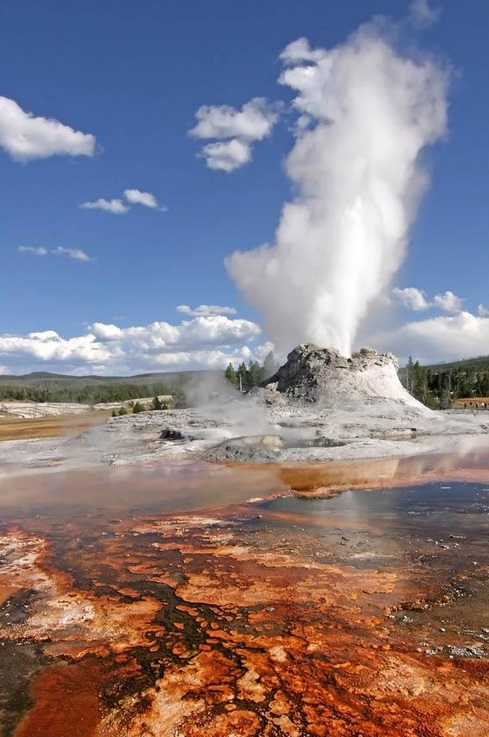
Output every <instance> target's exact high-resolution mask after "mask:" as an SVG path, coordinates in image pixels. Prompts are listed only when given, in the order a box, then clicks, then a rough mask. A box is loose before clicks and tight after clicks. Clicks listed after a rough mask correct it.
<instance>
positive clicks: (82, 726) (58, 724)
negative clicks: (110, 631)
mask: <svg viewBox="0 0 489 737" xmlns="http://www.w3.org/2000/svg"><path fill="white" fill-rule="evenodd" d="M102 673H103V670H102V667H101V665H100V663H98V662H97V660H95V659H92V658H89V659H86V660H85V661H82V662H80V663H70V664H68V663H63V664H60V665H52V666H49V667H47V668H45V669H44V670H43V671H42V673H41V675H40V676H39V677H38V678H37V679H36V680H35V681H34V683H33V684H32V686H31V688H30V692H31V697H32V699H33V701H34V705H33V707H32V709H31V710H30V711H29V712H28V714H27V715H26V716H25V718H24V719H23V720H22V721H21V723H20V724H19V725H18V727H17V729H16V730H15V732H14V737H33V735H50V737H66V735H71V736H72V737H95V735H97V734H98V726H99V723H100V720H101V708H100V707H101V705H100V700H99V689H100V681H101V679H102Z"/></svg>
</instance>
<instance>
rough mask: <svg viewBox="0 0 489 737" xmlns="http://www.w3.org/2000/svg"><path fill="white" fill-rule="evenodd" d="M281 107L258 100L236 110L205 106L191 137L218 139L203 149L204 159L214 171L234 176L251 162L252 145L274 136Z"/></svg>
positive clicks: (191, 131)
mask: <svg viewBox="0 0 489 737" xmlns="http://www.w3.org/2000/svg"><path fill="white" fill-rule="evenodd" d="M278 114H279V110H278V106H277V105H270V104H269V103H268V102H267V101H266V100H265V99H264V98H262V97H255V98H254V99H253V100H250V102H247V103H245V104H244V105H243V107H242V108H241V110H236V108H233V107H231V106H229V105H202V107H200V108H199V109H198V110H197V112H196V114H195V115H196V118H197V120H198V123H197V125H196V126H195V127H194V128H192V129H191V130H190V131H189V135H190V136H192V137H193V138H199V139H207V140H210V139H215V140H214V142H213V143H208V144H206V145H205V146H203V148H202V150H201V152H200V154H199V155H200V156H201V157H202V158H204V159H205V160H206V163H207V166H208V167H209V168H210V169H218V170H221V171H225V172H232V171H235V170H236V169H239V167H241V166H243V165H244V164H247V163H248V162H249V161H251V155H252V144H253V143H254V142H255V141H262V140H263V139H264V138H266V137H267V136H269V135H270V134H271V132H272V129H273V126H274V125H275V123H276V122H277V120H278Z"/></svg>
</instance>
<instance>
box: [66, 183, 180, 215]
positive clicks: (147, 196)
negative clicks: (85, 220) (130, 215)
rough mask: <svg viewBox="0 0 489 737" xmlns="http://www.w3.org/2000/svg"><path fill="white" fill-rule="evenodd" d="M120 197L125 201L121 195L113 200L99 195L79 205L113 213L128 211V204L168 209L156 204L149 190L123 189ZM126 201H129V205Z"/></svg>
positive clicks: (87, 208)
mask: <svg viewBox="0 0 489 737" xmlns="http://www.w3.org/2000/svg"><path fill="white" fill-rule="evenodd" d="M122 197H123V198H124V199H125V202H123V200H122V198H121V197H117V198H115V199H113V200H106V199H104V198H103V197H100V198H99V199H98V200H95V201H94V202H83V203H82V204H81V205H80V207H81V208H82V209H83V210H105V212H111V213H112V214H113V215H123V214H124V213H126V212H128V211H129V210H130V209H131V208H130V207H129V205H143V207H149V208H150V209H151V210H156V209H158V210H161V211H162V212H165V211H166V210H167V209H168V208H167V207H165V206H164V205H162V206H159V205H158V200H157V199H156V197H155V196H154V194H152V193H151V192H142V191H141V190H140V189H125V190H124V192H123V195H122ZM126 203H129V205H128V204H126Z"/></svg>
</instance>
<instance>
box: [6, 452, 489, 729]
mask: <svg viewBox="0 0 489 737" xmlns="http://www.w3.org/2000/svg"><path fill="white" fill-rule="evenodd" d="M488 513H489V455H488V453H487V448H486V449H485V450H482V449H480V448H479V449H478V450H477V452H475V453H471V454H468V455H467V456H466V457H464V458H461V457H459V458H457V457H455V456H454V455H453V454H450V455H438V456H429V455H424V456H421V457H413V458H411V459H410V458H403V459H393V458H390V459H385V460H383V461H382V460H375V461H373V460H372V461H364V462H359V461H358V462H356V463H354V464H346V463H343V464H337V463H333V464H331V463H330V464H315V465H314V466H310V465H309V466H301V465H297V464H290V465H288V466H279V465H272V466H271V465H264V466H249V467H241V466H238V467H230V466H216V465H211V464H206V463H203V462H193V463H183V462H176V461H174V462H168V461H166V462H165V461H162V462H160V463H159V464H153V465H152V466H148V465H144V464H143V463H140V464H134V465H131V466H122V467H121V466H119V467H118V466H106V467H103V468H88V469H87V468H85V469H82V470H78V471H75V470H64V471H62V470H60V469H59V468H57V469H56V468H55V469H43V471H42V473H38V474H33V473H29V474H20V475H19V474H17V475H11V476H9V475H4V477H3V478H2V489H1V491H0V519H1V525H0V725H1V726H0V734H1V735H2V737H7V736H8V737H33V735H36V736H38V737H68V735H69V736H70V737H102V736H104V737H247V736H248V735H249V736H250V737H251V736H253V737H262V736H265V737H305V736H308V737H309V736H311V737H312V736H314V737H332V736H334V737H389V735H396V736H397V735H403V737H404V736H408V737H467V735H471V736H472V737H487V734H489V604H488V596H487V583H488V578H489V551H488V548H487V535H488V532H489V517H488Z"/></svg>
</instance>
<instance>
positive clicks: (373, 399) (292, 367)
mask: <svg viewBox="0 0 489 737" xmlns="http://www.w3.org/2000/svg"><path fill="white" fill-rule="evenodd" d="M398 367H399V365H398V362H397V359H396V357H395V356H394V355H392V353H377V351H374V350H372V349H371V348H362V349H361V350H360V351H358V353H354V354H353V356H352V357H351V358H347V357H346V356H342V355H341V354H340V352H339V351H338V350H336V349H335V348H320V347H319V346H317V345H313V344H307V345H299V346H297V347H296V348H294V350H293V351H291V352H290V353H289V355H288V356H287V361H286V362H285V364H284V365H283V366H281V367H280V368H279V369H278V371H277V372H276V373H275V374H274V375H273V376H271V377H270V378H269V379H268V380H267V382H266V383H265V384H264V386H265V387H267V388H268V389H272V390H274V392H277V393H279V394H280V395H282V396H283V397H284V398H287V399H290V400H292V401H294V400H298V401H300V402H308V403H314V404H318V405H321V406H328V407H332V408H336V409H341V408H344V409H349V408H353V409H357V410H360V409H361V408H362V407H364V406H365V405H372V404H377V405H379V406H385V407H386V408H388V407H389V406H391V407H392V403H394V404H398V405H401V406H402V407H410V408H411V409H416V410H417V411H419V412H420V413H422V414H429V413H430V410H428V409H427V408H426V407H424V406H423V405H422V404H420V402H418V400H417V399H414V397H412V396H411V394H409V392H407V391H406V389H405V388H404V387H403V386H402V384H401V382H400V381H399V377H398V375H397V369H398Z"/></svg>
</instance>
